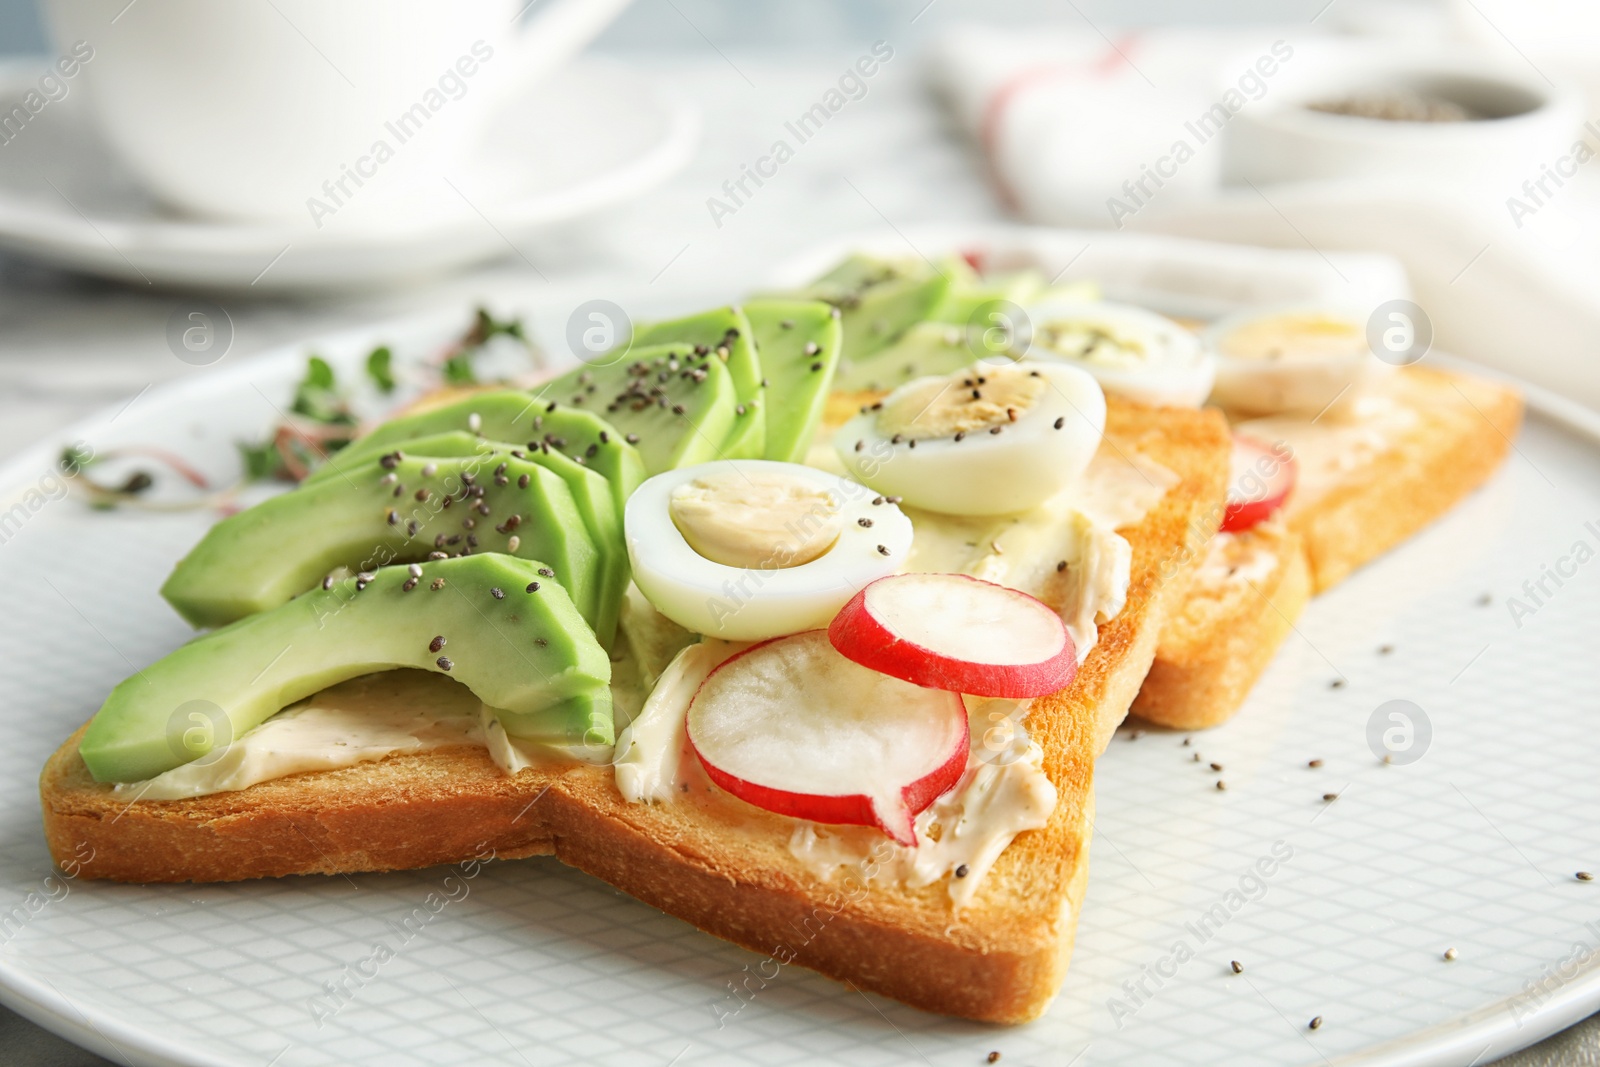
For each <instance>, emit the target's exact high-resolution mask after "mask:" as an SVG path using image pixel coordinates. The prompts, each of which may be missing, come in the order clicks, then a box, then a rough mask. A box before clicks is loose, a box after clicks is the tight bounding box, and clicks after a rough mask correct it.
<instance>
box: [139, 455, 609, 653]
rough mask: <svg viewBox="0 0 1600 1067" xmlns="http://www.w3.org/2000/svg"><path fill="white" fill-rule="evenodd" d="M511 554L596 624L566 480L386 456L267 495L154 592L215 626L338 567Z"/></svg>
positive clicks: (588, 541)
mask: <svg viewBox="0 0 1600 1067" xmlns="http://www.w3.org/2000/svg"><path fill="white" fill-rule="evenodd" d="M502 464H503V465H504V467H505V469H504V470H503V471H502V470H501V465H502ZM391 475H392V476H393V477H391ZM524 483H526V484H524ZM513 537H515V538H516V548H515V549H512V548H511V543H512V538H513ZM508 551H509V552H510V553H511V554H513V555H517V556H521V557H522V558H524V559H542V560H545V561H547V562H548V563H549V565H550V568H552V569H553V571H554V574H553V575H551V576H550V577H551V578H552V579H553V580H555V581H559V582H560V583H561V584H562V585H563V586H564V587H565V588H566V590H567V592H568V594H569V595H571V597H572V601H573V603H574V604H576V605H577V606H578V610H579V611H580V612H581V613H582V615H583V617H584V619H585V620H586V621H588V622H589V624H590V625H591V626H593V625H594V624H595V623H596V622H597V621H598V620H599V617H600V588H601V581H600V549H599V547H598V546H597V545H596V544H595V542H594V541H593V539H592V538H591V537H590V536H589V531H588V529H587V527H586V526H585V525H584V522H583V518H582V516H581V515H580V513H579V511H578V506H577V503H576V501H574V500H573V497H572V493H571V491H570V490H568V489H567V486H566V483H565V482H564V481H562V480H561V477H560V475H558V474H556V473H555V472H553V471H551V470H548V469H546V468H545V467H541V466H539V465H538V464H536V463H532V462H529V461H527V460H519V459H515V458H513V457H510V456H503V457H492V454H491V456H484V455H473V456H464V457H454V458H451V457H445V458H440V459H430V458H427V457H423V456H408V457H400V456H398V455H397V454H396V453H392V452H391V453H387V454H385V455H384V456H381V457H379V458H377V459H373V460H371V461H369V462H368V463H367V464H366V465H365V466H362V467H356V468H352V469H350V470H345V471H341V472H340V476H338V477H331V478H327V479H325V480H323V481H320V482H316V483H315V484H312V485H303V486H301V487H300V488H298V489H294V490H291V491H290V492H287V493H283V494H281V495H279V496H275V497H271V498H269V499H267V500H264V501H262V502H261V503H260V504H257V505H256V506H255V507H253V508H249V509H247V510H245V511H241V512H240V513H239V514H237V515H233V516H231V517H229V518H226V519H223V520H222V521H221V522H219V523H217V525H215V526H213V527H212V528H211V529H210V530H209V531H208V532H207V533H206V536H205V537H204V538H202V539H201V541H200V543H199V544H198V545H196V546H195V547H194V549H193V550H192V551H190V553H189V554H188V555H187V556H185V557H184V558H183V559H182V560H181V561H179V563H178V566H177V568H176V569H175V570H173V572H172V576H171V577H169V578H168V579H167V582H166V584H165V585H163V586H162V587H161V595H162V596H164V597H166V599H167V602H168V603H170V604H171V605H172V606H173V607H174V608H176V609H177V610H178V614H180V615H182V616H183V617H184V618H185V619H188V620H189V621H190V622H191V623H193V624H194V625H196V626H221V625H224V624H226V623H230V622H233V621H234V620H235V619H238V618H240V617H242V616H245V615H250V614H253V613H255V612H258V611H266V610H268V609H269V608H274V607H277V606H278V605H279V604H282V603H283V602H284V601H286V600H288V599H289V598H291V597H294V596H297V595H299V594H301V593H304V592H305V591H306V590H308V589H311V588H313V587H315V586H316V585H318V584H320V583H322V582H323V581H324V579H325V577H326V576H328V575H329V574H331V573H332V572H334V571H335V570H337V569H339V568H341V567H342V568H347V569H349V570H352V571H358V572H370V571H375V570H377V569H378V568H379V567H382V566H385V565H387V564H390V563H406V562H419V561H421V560H425V559H428V558H430V556H431V555H433V554H436V553H448V554H450V555H460V554H470V553H473V552H508Z"/></svg>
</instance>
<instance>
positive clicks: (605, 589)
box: [405, 430, 632, 648]
mask: <svg viewBox="0 0 1600 1067" xmlns="http://www.w3.org/2000/svg"><path fill="white" fill-rule="evenodd" d="M534 445H539V447H538V448H534V447H532V446H534ZM405 454H406V455H407V456H409V457H412V458H415V457H418V456H422V457H427V458H429V459H440V458H444V457H455V456H482V457H484V458H485V460H486V461H487V462H486V465H491V466H492V465H497V464H499V463H501V462H503V461H505V460H507V459H520V460H526V461H527V462H529V463H537V464H538V465H539V466H541V467H545V468H547V469H548V470H550V471H551V472H553V473H554V474H556V475H557V476H559V477H560V478H561V480H562V481H563V482H565V483H566V484H567V490H568V492H570V493H571V494H572V499H573V502H574V503H575V504H577V506H578V514H579V515H580V516H581V517H582V518H583V525H584V527H585V528H586V529H587V530H588V531H589V538H590V540H592V541H593V542H594V543H595V546H596V547H598V548H599V549H600V591H599V607H598V609H597V611H598V614H597V617H596V622H595V628H594V632H595V636H596V637H598V638H599V639H600V644H601V645H603V646H605V647H606V648H610V647H611V641H612V638H613V637H614V636H615V634H616V628H617V615H618V613H619V612H620V611H621V609H622V595H623V593H624V592H625V591H626V590H627V588H628V580H629V577H630V575H631V573H632V571H631V568H630V567H629V565H628V544H627V541H626V540H625V539H624V538H623V536H622V509H621V508H620V507H619V506H618V505H617V502H616V497H615V496H614V495H613V493H612V491H611V480H610V479H609V478H607V477H606V476H605V475H603V474H601V473H600V472H599V471H597V470H594V469H593V468H591V467H586V466H584V465H583V464H582V463H579V462H578V461H577V460H575V459H573V458H571V457H570V456H567V455H566V454H564V453H562V452H559V451H557V450H556V449H554V448H551V447H550V446H549V445H548V444H541V443H540V442H538V441H530V442H528V447H526V448H518V447H512V446H508V445H506V444H505V443H504V442H497V441H487V440H485V439H484V438H482V437H475V436H473V435H472V434H470V433H467V432H466V431H465V430H456V431H454V432H452V433H441V434H435V435H434V436H432V437H418V438H415V439H414V440H411V441H407V442H406V446H405ZM480 477H481V476H480ZM494 477H506V478H508V479H509V472H508V473H507V474H503V475H499V476H496V475H494V474H493V472H492V470H491V478H494Z"/></svg>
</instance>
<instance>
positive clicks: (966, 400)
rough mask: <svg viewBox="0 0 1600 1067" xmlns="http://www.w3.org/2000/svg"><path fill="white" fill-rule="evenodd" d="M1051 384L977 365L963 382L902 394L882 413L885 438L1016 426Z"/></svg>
mask: <svg viewBox="0 0 1600 1067" xmlns="http://www.w3.org/2000/svg"><path fill="white" fill-rule="evenodd" d="M1047 386H1048V383H1047V382H1046V381H1045V380H1044V378H1042V377H1040V376H1039V375H1038V374H1037V373H1035V372H1033V371H1029V370H1025V369H1023V368H1020V367H1017V366H1014V365H1007V364H999V365H996V366H988V365H985V364H979V365H978V366H975V367H973V368H971V370H970V371H969V372H968V373H967V374H966V375H964V376H961V377H959V378H926V379H923V380H922V381H918V382H913V383H911V384H910V385H907V386H905V387H904V388H902V389H900V390H898V391H897V392H896V393H895V394H894V396H893V397H892V398H891V399H890V400H888V401H886V402H885V403H884V406H883V408H882V410H880V411H879V412H878V423H877V429H878V432H879V433H880V434H882V435H884V436H885V437H889V436H893V435H899V436H902V437H908V438H913V439H916V438H937V437H954V436H955V435H956V434H958V433H960V434H969V433H975V432H977V431H979V430H987V429H989V428H991V427H994V426H999V425H1002V424H1004V423H1007V422H1015V421H1016V420H1017V419H1018V418H1020V417H1021V416H1022V415H1023V413H1024V412H1026V411H1028V409H1029V408H1031V407H1033V405H1034V404H1035V403H1036V402H1037V401H1038V399H1039V397H1040V395H1041V394H1043V393H1044V391H1045V389H1046V388H1047Z"/></svg>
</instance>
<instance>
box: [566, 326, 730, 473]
mask: <svg viewBox="0 0 1600 1067" xmlns="http://www.w3.org/2000/svg"><path fill="white" fill-rule="evenodd" d="M741 318H742V316H741ZM746 332H747V333H748V329H747V330H746ZM700 347H704V346H700ZM541 392H542V394H543V395H544V396H545V397H548V398H549V400H550V401H551V402H552V403H555V404H556V405H558V408H560V407H566V406H568V405H570V404H572V403H573V402H574V401H580V402H581V404H582V406H584V407H585V408H586V409H588V410H592V411H595V412H597V413H598V414H600V415H601V416H602V417H603V418H605V420H606V421H607V422H609V423H611V424H612V425H613V426H615V427H616V428H617V429H618V430H621V431H622V432H623V434H624V436H625V438H626V440H628V441H629V442H631V443H632V444H633V445H634V447H636V448H637V449H638V450H639V456H640V458H642V459H643V460H644V469H645V471H646V473H648V474H660V473H661V472H662V471H668V470H672V469H674V468H676V467H688V466H692V465H694V464H696V463H705V462H707V461H709V460H713V459H722V458H724V457H725V453H724V451H723V445H724V443H725V442H726V441H727V438H728V433H729V431H730V430H731V429H732V428H733V425H734V422H735V418H736V413H735V408H736V407H737V405H738V393H737V390H736V389H735V388H734V384H733V378H732V376H731V374H730V373H729V370H728V368H727V366H725V365H724V364H723V362H722V359H721V357H719V356H718V355H717V354H716V352H715V351H714V350H711V349H706V351H704V352H699V351H696V346H694V345H690V344H688V343H686V342H680V343H675V344H667V345H652V346H645V347H642V348H641V347H639V346H637V345H635V346H634V347H633V348H631V349H629V350H628V351H626V352H618V353H615V356H614V359H613V361H612V362H606V361H605V359H604V358H602V359H601V360H597V361H595V362H593V363H586V364H584V365H583V366H581V367H575V368H573V369H572V370H571V371H569V372H567V373H566V374H564V375H562V376H561V377H559V378H557V379H555V380H554V381H552V382H549V383H547V384H546V385H544V386H543V387H542V388H541Z"/></svg>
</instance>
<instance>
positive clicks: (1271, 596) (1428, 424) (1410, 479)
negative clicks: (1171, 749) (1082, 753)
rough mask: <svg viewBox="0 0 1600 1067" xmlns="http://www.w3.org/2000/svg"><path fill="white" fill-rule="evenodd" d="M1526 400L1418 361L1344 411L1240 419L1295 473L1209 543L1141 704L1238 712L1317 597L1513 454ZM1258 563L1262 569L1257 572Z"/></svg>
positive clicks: (1190, 719)
mask: <svg viewBox="0 0 1600 1067" xmlns="http://www.w3.org/2000/svg"><path fill="white" fill-rule="evenodd" d="M1522 409H1523V405H1522V398H1521V396H1520V395H1519V394H1518V393H1517V392H1516V391H1515V390H1513V389H1511V388H1508V387H1506V386H1503V385H1499V384H1496V383H1493V382H1489V381H1486V380H1484V379H1481V378H1474V377H1471V376H1468V375H1464V374H1457V373H1453V372H1450V371H1444V370H1436V369H1433V368H1429V367H1420V366H1413V367H1406V368H1402V369H1400V370H1398V371H1395V372H1393V373H1392V374H1389V375H1388V376H1387V377H1386V378H1385V379H1384V380H1383V381H1382V382H1381V384H1380V385H1379V386H1378V387H1377V388H1376V389H1375V390H1374V392H1373V395H1372V396H1370V397H1368V398H1365V399H1363V400H1361V401H1359V402H1356V403H1353V404H1351V405H1348V407H1347V409H1346V410H1343V411H1340V412H1338V413H1329V414H1328V415H1325V416H1323V417H1320V418H1318V419H1316V420H1310V419H1297V418H1283V417H1273V418H1261V419H1252V420H1249V421H1245V422H1241V423H1239V424H1237V425H1236V426H1235V427H1234V429H1235V430H1237V431H1238V432H1239V433H1242V434H1246V435H1248V436H1250V437H1254V438H1256V439H1257V440H1260V441H1262V442H1264V443H1267V444H1276V443H1278V442H1283V443H1284V444H1286V445H1287V446H1288V447H1289V448H1290V449H1291V450H1292V451H1293V453H1294V456H1295V461H1296V464H1297V465H1298V469H1299V482H1298V483H1297V485H1296V487H1295V490H1294V492H1293V494H1292V495H1291V496H1290V498H1289V502H1288V504H1287V506H1286V507H1285V508H1284V510H1283V512H1282V513H1281V514H1280V516H1279V518H1277V519H1275V520H1274V521H1273V522H1272V523H1269V524H1264V525H1263V526H1261V527H1257V528H1256V529H1254V530H1250V531H1246V532H1245V533H1243V534H1240V535H1238V536H1237V537H1233V536H1231V535H1219V538H1218V542H1219V543H1215V544H1213V545H1211V546H1210V547H1209V548H1208V554H1207V561H1206V563H1205V564H1204V565H1203V566H1202V567H1201V569H1200V570H1199V571H1198V572H1197V576H1196V579H1195V582H1194V585H1193V587H1192V588H1191V590H1190V592H1189V593H1188V596H1187V599H1186V600H1185V602H1184V605H1183V607H1182V608H1181V609H1180V610H1178V611H1177V612H1175V613H1174V614H1173V616H1172V617H1171V618H1170V619H1169V621H1168V624H1167V625H1168V628H1167V630H1166V631H1164V632H1163V634H1162V638H1161V646H1160V648H1159V650H1158V651H1157V654H1156V659H1155V662H1154V663H1153V664H1152V665H1151V668H1150V676H1149V677H1148V678H1147V679H1146V680H1145V684H1144V687H1143V688H1142V689H1141V691H1140V693H1139V697H1138V699H1137V700H1136V701H1135V702H1134V711H1135V713H1137V714H1138V715H1140V716H1142V717H1143V718H1146V719H1148V720H1150V721H1151V722H1154V723H1158V724H1160V725H1163V726H1171V727H1174V728H1177V729H1200V728H1203V727H1207V726H1215V725H1217V724H1218V723H1221V722H1225V721H1226V720H1227V719H1229V718H1231V717H1232V716H1233V714H1234V713H1235V712H1236V711H1238V709H1239V707H1240V705H1241V704H1243V702H1244V699H1245V697H1246V696H1248V695H1249V692H1250V690H1251V688H1252V687H1253V686H1254V685H1255V682H1256V680H1257V679H1258V678H1259V677H1260V675H1261V672H1262V671H1264V670H1265V669H1266V667H1267V664H1268V663H1269V662H1270V661H1271V659H1272V656H1273V654H1274V653H1275V652H1276V651H1277V648H1278V646H1279V645H1280V644H1281V643H1282V642H1283V641H1284V639H1285V638H1286V637H1287V636H1288V635H1289V632H1290V630H1291V628H1292V624H1293V622H1294V619H1295V618H1296V617H1297V616H1298V615H1299V613H1300V611H1301V609H1303V608H1304V607H1305V604H1306V602H1307V599H1308V597H1309V595H1313V594H1316V593H1321V592H1323V591H1325V590H1327V589H1329V588H1331V587H1332V586H1334V585H1336V584H1338V583H1339V582H1340V581H1343V580H1344V579H1345V578H1346V577H1348V576H1349V575H1350V574H1351V573H1352V572H1354V571H1355V570H1357V569H1358V568H1359V567H1361V566H1362V565H1363V564H1365V563H1368V562H1370V561H1371V560H1373V559H1376V558H1377V557H1378V556H1381V555H1382V554H1384V553H1385V552H1387V551H1389V550H1390V549H1391V548H1393V547H1395V546H1396V545H1398V544H1400V543H1401V542H1402V541H1404V540H1406V539H1407V538H1409V537H1411V536H1412V535H1413V534H1415V533H1417V532H1418V531H1420V530H1421V529H1422V528H1423V527H1424V526H1427V525H1428V524H1429V523H1431V522H1432V521H1434V520H1435V519H1437V518H1439V517H1440V516H1441V515H1443V514H1444V513H1445V512H1447V511H1449V510H1450V509H1451V508H1452V507H1454V506H1455V505H1456V504H1457V503H1458V502H1460V500H1461V499H1462V498H1463V497H1465V496H1466V495H1467V494H1468V493H1470V492H1472V490H1474V489H1476V488H1477V487H1478V486H1479V485H1481V484H1483V482H1484V481H1486V480H1487V479H1488V477H1489V476H1490V475H1491V474H1493V473H1494V471H1495V470H1496V469H1497V468H1498V467H1499V466H1500V464H1501V463H1502V462H1503V461H1504V460H1505V457H1506V454H1507V452H1508V451H1509V449H1510V447H1511V440H1512V438H1514V437H1515V436H1516V433H1517V429H1518V427H1519V426H1520V425H1521V421H1522ZM1302 556H1303V558H1298V557H1302ZM1269 561H1271V563H1272V566H1271V567H1270V569H1269V568H1268V566H1267V564H1268V562H1269ZM1229 568H1235V570H1234V574H1233V576H1232V577H1231V578H1230V577H1229V575H1228V570H1229ZM1257 571H1259V573H1260V574H1262V575H1265V576H1266V577H1264V578H1263V579H1262V580H1256V579H1255V578H1254V577H1253V574H1254V573H1255V572H1257ZM1241 573H1243V574H1244V578H1241V577H1240V574H1241Z"/></svg>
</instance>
